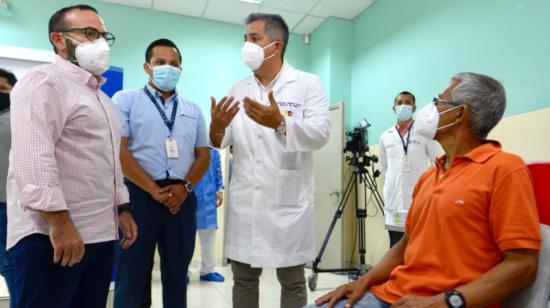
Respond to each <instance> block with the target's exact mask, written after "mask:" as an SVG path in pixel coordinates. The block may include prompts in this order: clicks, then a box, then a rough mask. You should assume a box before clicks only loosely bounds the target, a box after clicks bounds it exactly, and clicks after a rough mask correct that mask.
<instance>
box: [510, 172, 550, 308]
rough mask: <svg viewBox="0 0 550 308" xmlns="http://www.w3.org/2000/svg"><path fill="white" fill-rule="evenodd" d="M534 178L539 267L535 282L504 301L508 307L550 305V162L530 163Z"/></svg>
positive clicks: (533, 307) (525, 307)
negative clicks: (538, 235) (540, 237)
mask: <svg viewBox="0 0 550 308" xmlns="http://www.w3.org/2000/svg"><path fill="white" fill-rule="evenodd" d="M528 167H529V170H530V171H531V175H532V179H533V187H534V190H535V198H536V200H537V208H538V212H539V218H540V222H541V224H540V227H541V236H542V243H541V247H540V253H539V268H538V271H537V279H536V280H535V282H534V283H533V284H532V285H530V286H528V287H526V288H523V289H521V290H519V291H518V292H516V293H514V294H512V295H511V296H510V297H508V298H507V299H505V300H504V301H503V302H502V307H506V308H545V307H549V304H548V299H549V296H550V189H548V188H549V187H548V184H549V183H550V163H532V164H529V165H528Z"/></svg>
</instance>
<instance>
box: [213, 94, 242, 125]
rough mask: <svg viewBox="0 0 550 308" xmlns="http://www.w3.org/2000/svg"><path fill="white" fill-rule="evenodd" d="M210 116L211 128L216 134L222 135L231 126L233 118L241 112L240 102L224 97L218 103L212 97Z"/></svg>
mask: <svg viewBox="0 0 550 308" xmlns="http://www.w3.org/2000/svg"><path fill="white" fill-rule="evenodd" d="M210 100H211V101H212V104H211V106H210V115H211V119H212V123H211V126H212V127H211V128H212V130H213V131H214V133H217V134H219V133H222V132H223V131H225V128H226V127H227V126H229V124H230V123H231V121H232V120H233V118H234V117H235V116H236V115H237V113H238V112H239V102H238V101H234V100H235V99H234V97H233V96H231V97H229V98H228V97H227V96H224V97H223V98H222V99H221V100H220V101H219V102H218V103H216V99H215V98H214V97H210Z"/></svg>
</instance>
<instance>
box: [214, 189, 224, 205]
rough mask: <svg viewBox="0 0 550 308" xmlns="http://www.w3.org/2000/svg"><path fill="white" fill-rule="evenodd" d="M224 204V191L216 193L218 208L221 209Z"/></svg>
mask: <svg viewBox="0 0 550 308" xmlns="http://www.w3.org/2000/svg"><path fill="white" fill-rule="evenodd" d="M222 204H223V191H221V190H220V191H218V192H216V207H220V206H222Z"/></svg>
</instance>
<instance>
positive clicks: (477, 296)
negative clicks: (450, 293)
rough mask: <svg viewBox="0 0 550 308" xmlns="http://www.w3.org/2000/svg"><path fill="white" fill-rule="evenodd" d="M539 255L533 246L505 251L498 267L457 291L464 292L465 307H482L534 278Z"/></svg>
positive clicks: (505, 295)
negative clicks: (531, 247)
mask: <svg viewBox="0 0 550 308" xmlns="http://www.w3.org/2000/svg"><path fill="white" fill-rule="evenodd" d="M538 256H539V252H538V251H537V250H533V249H514V250H507V251H505V252H504V253H503V258H504V259H503V260H502V262H500V263H499V264H498V265H497V266H495V267H494V268H493V269H491V270H490V271H488V272H487V273H485V274H484V275H483V276H481V277H479V278H478V279H476V280H474V281H472V282H470V283H468V284H465V285H463V286H461V287H459V288H457V289H456V290H457V291H459V292H461V293H462V294H463V295H464V298H465V299H466V303H467V306H468V307H485V306H487V305H489V304H492V303H495V302H498V301H500V300H503V299H504V298H506V297H507V296H509V295H510V294H512V293H513V292H514V291H516V290H518V289H521V288H523V287H525V286H527V285H529V284H531V283H532V282H533V281H535V278H536V275H537V267H538Z"/></svg>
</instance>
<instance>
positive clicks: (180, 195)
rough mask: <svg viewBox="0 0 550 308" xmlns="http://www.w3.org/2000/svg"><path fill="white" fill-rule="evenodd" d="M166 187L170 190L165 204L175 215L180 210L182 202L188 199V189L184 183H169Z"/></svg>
mask: <svg viewBox="0 0 550 308" xmlns="http://www.w3.org/2000/svg"><path fill="white" fill-rule="evenodd" d="M164 189H166V190H167V191H168V199H166V202H164V206H166V207H167V208H168V210H169V211H170V213H172V214H174V215H175V214H177V213H178V212H179V210H180V208H181V204H182V203H183V202H184V201H185V199H187V196H188V193H187V190H186V189H185V186H184V185H183V184H174V185H168V186H166V187H164V188H163V190H164Z"/></svg>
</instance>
